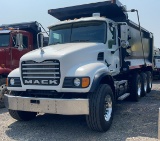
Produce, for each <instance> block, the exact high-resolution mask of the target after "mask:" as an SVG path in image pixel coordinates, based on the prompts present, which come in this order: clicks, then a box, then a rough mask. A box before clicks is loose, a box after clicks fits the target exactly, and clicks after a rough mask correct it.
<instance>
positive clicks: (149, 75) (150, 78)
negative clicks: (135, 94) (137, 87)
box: [146, 71, 152, 93]
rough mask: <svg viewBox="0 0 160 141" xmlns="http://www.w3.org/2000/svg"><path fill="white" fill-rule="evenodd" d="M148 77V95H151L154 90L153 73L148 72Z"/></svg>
mask: <svg viewBox="0 0 160 141" xmlns="http://www.w3.org/2000/svg"><path fill="white" fill-rule="evenodd" d="M146 75H147V93H149V92H150V91H151V89H152V73H151V72H150V71H146Z"/></svg>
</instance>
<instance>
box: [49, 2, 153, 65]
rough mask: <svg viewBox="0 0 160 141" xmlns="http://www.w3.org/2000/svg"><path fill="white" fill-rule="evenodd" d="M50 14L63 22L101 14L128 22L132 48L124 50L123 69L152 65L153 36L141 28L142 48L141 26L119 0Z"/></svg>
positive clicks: (59, 10)
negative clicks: (133, 19)
mask: <svg viewBox="0 0 160 141" xmlns="http://www.w3.org/2000/svg"><path fill="white" fill-rule="evenodd" d="M48 13H49V14H50V15H52V16H53V17H55V18H57V19H59V20H61V21H62V20H68V19H75V18H76V19H77V18H82V17H92V14H93V13H100V15H101V16H104V17H106V18H108V19H111V20H113V21H115V22H126V23H127V24H128V26H129V35H130V39H129V43H130V46H131V48H129V49H123V51H122V58H123V60H124V61H123V67H124V68H125V66H126V67H129V68H135V67H134V66H140V65H144V64H145V63H146V64H147V65H152V62H153V34H152V33H150V32H149V31H147V30H146V29H144V28H143V27H141V30H142V40H143V44H144V47H143V48H142V44H141V37H140V28H139V25H137V24H135V23H134V22H132V21H131V20H129V19H128V14H127V12H126V7H125V6H123V5H122V3H120V2H119V1H118V0H108V1H104V2H97V3H91V4H84V5H78V6H71V7H65V8H58V9H50V10H48ZM135 16H136V13H135ZM137 21H138V19H137ZM125 62H127V63H125ZM126 64H127V65H126Z"/></svg>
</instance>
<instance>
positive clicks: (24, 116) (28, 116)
mask: <svg viewBox="0 0 160 141" xmlns="http://www.w3.org/2000/svg"><path fill="white" fill-rule="evenodd" d="M9 114H10V116H11V117H12V118H14V119H16V120H19V121H29V120H32V119H34V118H35V117H36V115H37V113H36V112H25V111H16V110H10V109H9Z"/></svg>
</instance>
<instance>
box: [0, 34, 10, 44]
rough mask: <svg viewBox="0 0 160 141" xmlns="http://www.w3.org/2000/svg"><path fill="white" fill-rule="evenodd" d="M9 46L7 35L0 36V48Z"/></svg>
mask: <svg viewBox="0 0 160 141" xmlns="http://www.w3.org/2000/svg"><path fill="white" fill-rule="evenodd" d="M7 46H9V34H0V47H7Z"/></svg>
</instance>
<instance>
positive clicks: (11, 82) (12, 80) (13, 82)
mask: <svg viewBox="0 0 160 141" xmlns="http://www.w3.org/2000/svg"><path fill="white" fill-rule="evenodd" d="M7 82H8V87H21V86H22V85H21V81H20V78H19V77H8V79H7Z"/></svg>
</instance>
